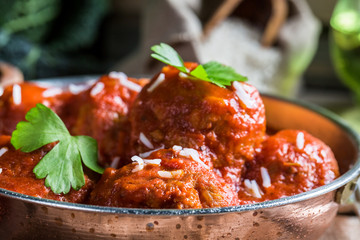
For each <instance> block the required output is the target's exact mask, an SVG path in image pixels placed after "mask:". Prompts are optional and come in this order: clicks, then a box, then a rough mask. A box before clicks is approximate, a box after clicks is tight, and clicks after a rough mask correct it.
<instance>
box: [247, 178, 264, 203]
mask: <svg viewBox="0 0 360 240" xmlns="http://www.w3.org/2000/svg"><path fill="white" fill-rule="evenodd" d="M244 184H245V187H246V188H247V189H248V191H249V193H250V194H251V196H253V197H256V198H261V195H262V194H263V193H262V191H261V189H260V187H259V185H258V184H257V182H256V181H255V180H249V179H245V181H244Z"/></svg>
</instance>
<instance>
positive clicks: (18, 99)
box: [12, 84, 21, 105]
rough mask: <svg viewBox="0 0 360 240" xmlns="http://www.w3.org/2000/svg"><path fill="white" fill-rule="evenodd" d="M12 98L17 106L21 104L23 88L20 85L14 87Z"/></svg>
mask: <svg viewBox="0 0 360 240" xmlns="http://www.w3.org/2000/svg"><path fill="white" fill-rule="evenodd" d="M12 97H13V102H14V104H15V105H20V104H21V87H20V86H19V85H18V84H14V86H13V92H12Z"/></svg>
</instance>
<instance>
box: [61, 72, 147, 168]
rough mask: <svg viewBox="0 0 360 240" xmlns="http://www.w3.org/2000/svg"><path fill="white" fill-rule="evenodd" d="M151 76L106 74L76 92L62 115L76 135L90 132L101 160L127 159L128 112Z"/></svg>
mask: <svg viewBox="0 0 360 240" xmlns="http://www.w3.org/2000/svg"><path fill="white" fill-rule="evenodd" d="M147 82H148V80H147V79H140V80H137V79H134V78H128V77H127V76H126V75H125V74H123V73H118V72H112V73H110V74H109V75H105V76H102V77H101V78H100V79H99V80H98V81H97V82H95V83H94V84H93V85H92V86H91V87H90V88H89V89H88V90H86V91H83V92H80V93H79V94H75V95H74V96H73V97H72V99H70V101H69V102H68V104H67V105H66V107H65V108H66V109H67V112H66V113H65V114H63V115H62V116H61V118H62V119H63V120H64V121H65V124H66V125H67V127H68V128H69V130H70V133H71V134H73V135H88V136H90V137H93V138H95V139H96V140H97V141H98V148H99V149H98V150H99V163H100V164H101V165H102V166H110V165H111V164H113V167H117V165H118V163H119V162H120V164H121V162H122V161H124V159H123V155H124V151H125V145H124V144H125V143H126V142H127V141H128V137H127V136H128V135H129V124H128V118H127V114H128V111H129V108H130V106H131V105H132V103H133V101H134V100H135V97H136V96H137V94H138V92H140V90H141V89H142V86H143V85H145V84H146V83H147Z"/></svg>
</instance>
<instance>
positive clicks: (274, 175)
mask: <svg viewBox="0 0 360 240" xmlns="http://www.w3.org/2000/svg"><path fill="white" fill-rule="evenodd" d="M338 176H339V168H338V164H337V162H336V159H335V157H334V154H333V153H332V151H331V150H330V148H329V147H328V146H326V145H325V144H324V143H323V142H322V141H320V140H319V139H317V138H315V137H313V136H311V135H310V134H308V133H306V132H304V131H297V130H282V131H279V132H278V133H276V134H275V135H273V136H270V137H269V138H268V139H267V140H266V141H265V142H264V144H263V148H262V151H261V152H260V154H259V155H258V156H257V157H256V159H255V160H253V161H250V162H248V164H247V167H246V168H245V174H244V176H243V177H242V182H243V185H242V190H241V191H239V198H240V199H244V200H245V199H247V200H249V201H250V202H260V201H261V202H262V201H265V200H273V199H277V198H281V197H285V196H292V195H295V194H298V193H302V192H306V191H309V190H311V189H314V188H317V187H320V186H322V185H325V184H327V183H330V182H331V181H333V180H334V179H335V178H336V177H338ZM245 179H247V181H251V180H255V181H256V183H257V184H258V186H259V188H260V191H261V193H260V195H261V196H256V194H254V192H253V189H252V188H249V187H247V186H246V184H245Z"/></svg>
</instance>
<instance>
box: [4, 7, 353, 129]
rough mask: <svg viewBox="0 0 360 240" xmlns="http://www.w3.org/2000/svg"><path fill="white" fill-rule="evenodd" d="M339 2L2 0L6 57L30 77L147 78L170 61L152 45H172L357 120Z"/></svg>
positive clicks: (184, 53)
mask: <svg viewBox="0 0 360 240" xmlns="http://www.w3.org/2000/svg"><path fill="white" fill-rule="evenodd" d="M345 1H348V0H345ZM226 2H227V3H226ZM338 2H340V1H336V0H317V1H310V0H293V1H292V0H243V1H236V0H229V1H226V0H224V1H223V0H203V1H201V0H184V1H175V0H102V1H97V0H77V1H70V0H46V1H45V0H14V1H6V0H0V4H1V8H0V61H3V62H7V63H11V64H12V65H14V66H16V67H18V68H19V69H20V70H21V71H22V72H23V74H24V77H25V79H26V80H30V79H40V78H49V77H60V76H69V75H88V74H104V73H107V72H109V71H110V70H117V71H123V72H125V73H127V74H128V75H129V76H143V75H150V74H153V73H154V72H157V71H159V70H160V67H161V65H156V63H154V61H152V60H151V59H150V57H149V54H150V46H151V45H153V44H157V43H159V42H166V43H168V44H170V45H172V46H173V47H174V48H175V49H177V50H178V51H179V52H180V54H181V55H182V56H183V58H184V60H186V61H199V62H206V61H209V60H212V59H214V58H215V59H216V60H218V61H220V62H222V63H225V64H228V65H231V66H233V67H234V68H236V69H237V70H238V71H239V72H240V73H243V74H245V75H247V76H248V77H249V79H250V82H251V83H253V84H254V85H255V86H256V87H258V88H259V89H260V90H261V91H263V92H269V93H274V94H278V95H282V96H287V97H291V98H295V97H296V98H300V99H303V100H305V101H310V102H313V103H316V104H319V105H322V106H325V107H327V108H329V109H331V110H332V111H334V112H336V113H338V114H340V115H342V116H345V117H346V118H347V119H349V121H351V122H352V123H354V119H355V125H357V124H356V121H357V119H358V118H360V114H358V113H356V112H354V111H352V112H351V111H350V110H353V109H354V106H355V104H356V100H354V98H353V97H352V96H353V95H351V92H350V90H349V89H350V88H351V87H350V88H349V87H348V85H347V84H344V81H342V80H340V78H339V77H338V76H339V74H337V72H335V70H334V69H335V68H334V65H333V61H332V58H331V54H330V52H331V51H330V46H329V42H331V37H332V34H331V27H330V19H331V17H332V14H333V11H334V8H335V5H336V4H337V3H338ZM348 2H349V1H348ZM353 2H356V1H355V0H354V1H353ZM357 2H359V1H357ZM226 4H227V5H226ZM284 4H285V5H284ZM358 11H360V10H359V9H358ZM358 25H359V24H358ZM358 38H359V39H360V35H359V37H358ZM348 110H349V111H350V112H351V114H349V111H348Z"/></svg>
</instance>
